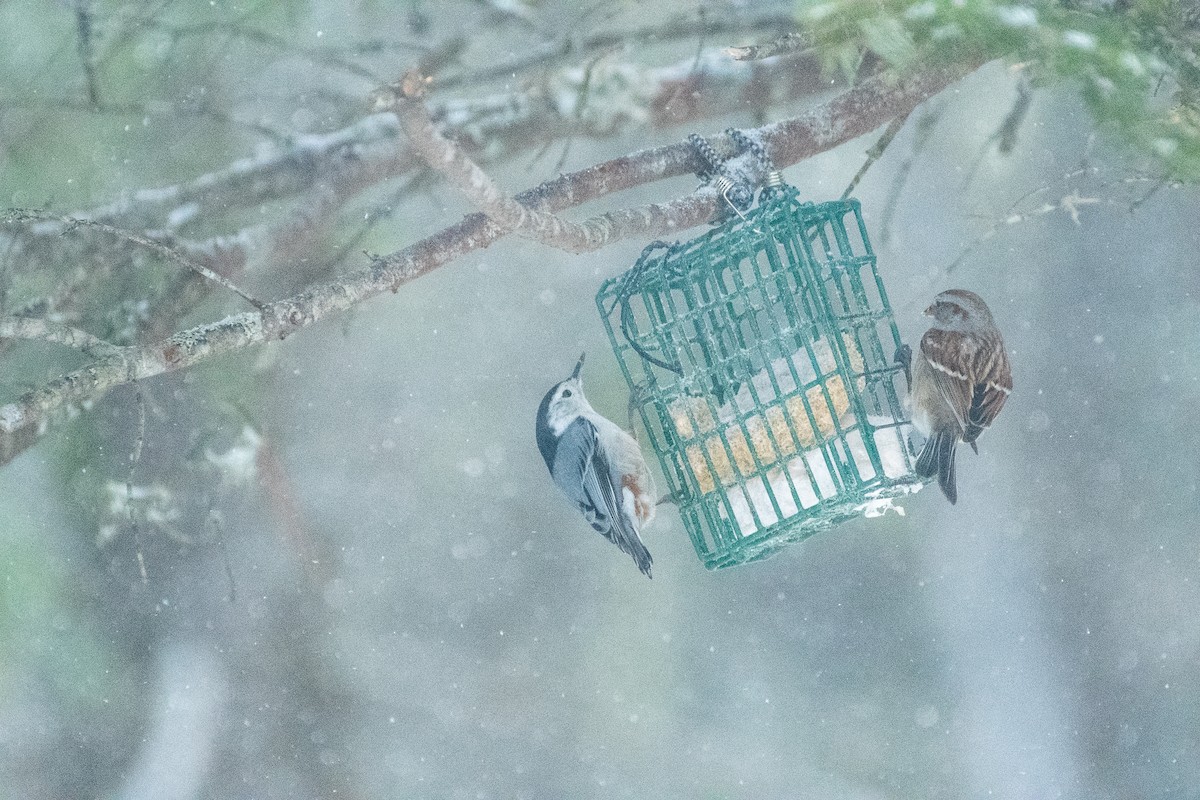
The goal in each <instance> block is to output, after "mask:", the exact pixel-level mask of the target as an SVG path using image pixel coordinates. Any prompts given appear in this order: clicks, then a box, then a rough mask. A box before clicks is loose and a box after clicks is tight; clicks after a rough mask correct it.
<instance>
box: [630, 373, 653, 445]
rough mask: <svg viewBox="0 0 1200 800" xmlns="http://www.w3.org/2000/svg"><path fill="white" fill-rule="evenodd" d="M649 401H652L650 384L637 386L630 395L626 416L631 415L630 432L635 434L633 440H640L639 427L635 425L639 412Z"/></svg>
mask: <svg viewBox="0 0 1200 800" xmlns="http://www.w3.org/2000/svg"><path fill="white" fill-rule="evenodd" d="M649 399H650V384H649V383H639V384H635V385H634V387H633V391H632V392H630V393H629V405H628V406H627V407H626V409H625V412H626V414H628V415H629V432H630V433H632V434H633V438H635V439H636V438H638V435H637V427H636V426H635V424H634V423H635V420H637V415H638V410H639V409H640V408H641V407H642V406H643V405H644V404H645V402H646V401H647V400H649Z"/></svg>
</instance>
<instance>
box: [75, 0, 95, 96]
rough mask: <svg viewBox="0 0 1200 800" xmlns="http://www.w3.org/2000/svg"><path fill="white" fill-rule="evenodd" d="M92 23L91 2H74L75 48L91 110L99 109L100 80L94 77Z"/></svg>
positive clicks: (80, 0) (79, 0) (85, 0)
mask: <svg viewBox="0 0 1200 800" xmlns="http://www.w3.org/2000/svg"><path fill="white" fill-rule="evenodd" d="M92 23H93V18H92V9H91V0H76V2H75V37H76V41H75V47H76V49H77V51H78V52H79V61H80V63H81V64H82V65H83V75H84V78H85V79H86V80H87V96H88V104H89V105H90V106H91V107H92V108H99V107H100V80H99V78H97V76H96V47H95V42H94V40H93V38H94V36H95V28H94V27H93V25H92Z"/></svg>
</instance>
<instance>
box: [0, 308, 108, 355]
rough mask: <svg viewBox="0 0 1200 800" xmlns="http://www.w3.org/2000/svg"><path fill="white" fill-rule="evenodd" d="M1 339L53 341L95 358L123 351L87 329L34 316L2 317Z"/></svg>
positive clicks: (0, 321) (0, 326)
mask: <svg viewBox="0 0 1200 800" xmlns="http://www.w3.org/2000/svg"><path fill="white" fill-rule="evenodd" d="M0 339H27V340H30V341H42V342H53V343H54V344H61V345H65V346H66V347H70V348H72V349H74V350H78V351H80V352H81V353H86V354H87V355H89V356H92V357H94V358H100V357H103V356H114V355H117V354H119V353H121V352H122V348H120V347H118V346H117V345H115V344H110V343H108V342H106V341H104V340H103V339H100V338H97V337H95V336H93V335H92V334H90V333H88V332H87V331H81V330H79V329H77V328H72V327H69V326H67V325H59V324H58V323H55V322H50V321H48V320H44V319H35V318H32V317H7V318H4V319H0Z"/></svg>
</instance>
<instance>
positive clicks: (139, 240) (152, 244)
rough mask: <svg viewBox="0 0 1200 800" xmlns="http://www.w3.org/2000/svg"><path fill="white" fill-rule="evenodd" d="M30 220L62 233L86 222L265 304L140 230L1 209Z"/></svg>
mask: <svg viewBox="0 0 1200 800" xmlns="http://www.w3.org/2000/svg"><path fill="white" fill-rule="evenodd" d="M29 220H40V221H42V222H48V221H54V222H61V223H63V224H64V225H66V226H67V227H66V229H65V230H64V231H63V233H64V234H66V233H70V232H71V231H73V230H75V229H76V228H79V227H85V226H86V227H88V228H95V229H96V230H99V231H103V232H104V233H107V234H110V235H112V236H116V237H118V238H120V239H124V240H125V241H127V242H132V243H133V244H136V245H138V246H140V247H144V248H146V249H147V250H151V251H153V252H155V253H157V254H158V255H160V256H162V257H163V258H165V259H166V260H167V261H170V262H172V263H174V264H178V265H180V266H182V267H186V268H187V269H190V270H191V271H192V272H195V273H197V274H198V275H202V276H204V277H205V278H207V279H208V280H210V281H212V282H213V283H215V284H217V285H218V286H222V287H224V288H226V289H228V290H229V291H231V292H233V293H234V294H236V295H238V296H239V297H241V298H242V299H243V300H245V301H246V302H247V303H249V304H250V305H252V306H254V307H255V308H257V309H260V310H261V309H262V308H264V307H265V304H264V303H263V302H262V301H260V300H256V299H254V298H253V297H251V296H250V295H248V294H246V293H245V292H243V291H242V290H241V289H239V288H238V287H237V286H235V285H234V284H233V282H232V281H230V280H229V279H228V278H226V277H225V276H223V275H218V274H217V273H216V272H213V271H212V270H211V269H209V268H208V267H206V266H204V265H203V264H200V263H197V262H195V261H193V260H192V259H190V258H188V257H187V256H185V255H183V253H180V252H179V251H178V250H176V249H174V248H173V247H168V246H167V245H165V244H163V243H162V242H160V241H157V240H155V239H151V238H149V237H148V236H143V235H142V234H140V233H136V232H134V231H129V230H125V229H124V228H118V227H116V226H115V225H109V224H108V223H107V222H97V221H96V220H91V219H79V218H77V217H68V216H62V215H60V214H53V213H50V212H48V211H40V210H37V209H26V208H11V209H7V210H5V211H3V212H0V221H4V222H26V221H29Z"/></svg>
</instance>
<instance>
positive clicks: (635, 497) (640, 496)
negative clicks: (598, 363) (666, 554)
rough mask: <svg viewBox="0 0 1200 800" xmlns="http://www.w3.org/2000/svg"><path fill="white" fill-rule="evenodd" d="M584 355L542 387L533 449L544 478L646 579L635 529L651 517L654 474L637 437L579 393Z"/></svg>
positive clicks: (645, 556) (647, 561)
mask: <svg viewBox="0 0 1200 800" xmlns="http://www.w3.org/2000/svg"><path fill="white" fill-rule="evenodd" d="M584 355H586V353H585V354H584ZM584 355H581V356H580V357H579V363H578V364H576V365H575V371H574V372H572V373H571V377H569V378H567V379H566V380H565V381H562V382H561V383H558V384H556V385H555V386H554V387H553V388H551V389H550V391H548V392H546V396H545V397H543V398H542V404H541V405H540V406H538V412H537V444H538V449H539V450H540V451H541V452H542V458H544V459H545V460H546V466H547V467H548V468H549V469H550V477H551V478H553V479H554V482H555V483H556V484H558V488H559V489H561V490H562V492H563V494H565V495H566V496H567V499H569V500H570V501H571V502H572V503H574V504H575V507H576V508H578V509H579V511H580V513H582V514H583V517H584V519H586V520H587V521H588V523H589V524H590V525H591V526H592V527H593V528H595V529H596V530H597V531H599V532H600V533H602V534H604V537H605V538H606V539H608V540H609V541H610V542H612V543H613V544H615V545H616V546H617V547H619V548H621V550H622V551H624V552H626V553H628V554H629V555H631V556H633V560H634V562H635V563H637V565H638V569H640V570H641V571H642V572H644V573H645V574H646V577H648V578H649V577H652V576H651V575H650V565H651V563H652V562H653V559H652V558H651V557H650V551H649V550H647V549H646V545H645V544H643V543H642V538H641V536H640V535H639V531H640V530H641V528H642V526H643V525H646V524H647V523H649V522H650V520H652V519H653V518H654V507H655V499H654V491H655V490H654V479H653V478H652V477H651V475H650V470H649V469H648V468H647V467H646V460H645V459H644V458H643V457H642V451H641V448H640V447H638V443H637V440H636V439H634V438H633V437H632V436H630V435H629V434H628V433H626V432H625V431H623V430H622V429H621V428H620V426H618V425H617V424H616V423H614V422H612V421H611V420H608V419H606V418H604V417H602V416H600V415H599V414H597V413H596V411H595V409H593V408H592V406H591V404H590V403H589V402H588V401H587V398H586V397H584V396H583V379H582V378H581V377H580V375H579V373H580V371H581V370H582V369H583V359H584Z"/></svg>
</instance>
